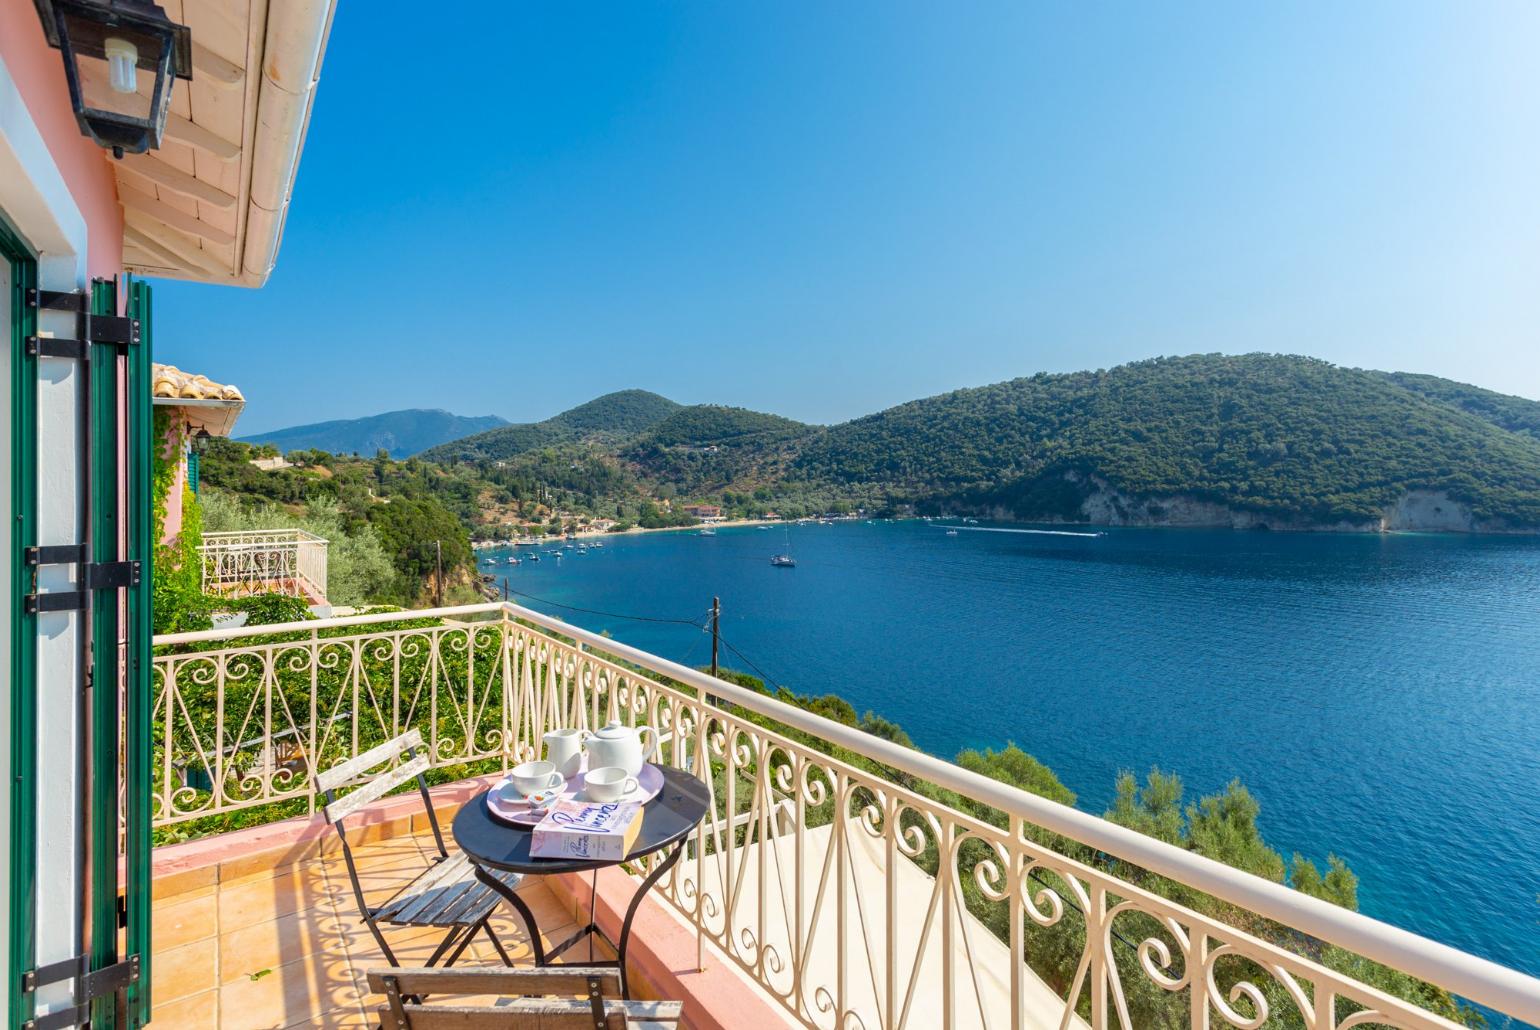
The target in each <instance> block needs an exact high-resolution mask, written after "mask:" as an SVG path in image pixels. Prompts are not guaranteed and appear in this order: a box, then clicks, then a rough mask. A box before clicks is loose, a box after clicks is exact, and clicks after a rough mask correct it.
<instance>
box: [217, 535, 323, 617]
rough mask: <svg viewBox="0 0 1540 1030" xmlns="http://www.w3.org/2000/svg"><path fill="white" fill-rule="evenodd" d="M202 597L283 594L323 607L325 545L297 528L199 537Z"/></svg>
mask: <svg viewBox="0 0 1540 1030" xmlns="http://www.w3.org/2000/svg"><path fill="white" fill-rule="evenodd" d="M199 551H200V552H201V553H202V555H203V592H204V593H206V594H222V595H224V596H226V597H247V596H250V595H252V594H283V595H285V596H288V597H302V598H304V599H305V600H307V601H309V602H310V603H311V604H323V605H324V604H326V540H325V539H323V538H322V537H318V536H316V535H315V534H314V533H307V532H305V531H304V530H303V529H271V530H238V531H233V532H227V533H205V534H203V546H202V547H200V548H199Z"/></svg>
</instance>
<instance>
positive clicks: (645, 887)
mask: <svg viewBox="0 0 1540 1030" xmlns="http://www.w3.org/2000/svg"><path fill="white" fill-rule="evenodd" d="M683 854H684V841H680V842H679V843H678V844H676V845H674V848H673V850H672V851H670V852H669V853H668V855H667V856H666V857H665V858H664V859H663V861H662V862H659V863H658V865H657V868H655V869H654V870H653V871H652V872H650V873H648V874H647V876H646V878H645V879H643V880H642V884H641V886H640V887H638V888H637V889H636V893H635V894H633V895H632V896H631V904H630V905H628V906H627V907H626V918H625V920H624V921H623V922H622V923H621V924H620V941H619V943H617V942H615V941H612V940H610V937H609V934H607V933H605V932H604V930H602V929H601V928H600V927H599V924H598V923H596V922H594V921H593V920H592V918H591V917H590V921H589V923H588V925H587V926H585V927H583V928H582V929H580V930H578V931H577V932H576V933H574V934H573V935H572V936H571V937H568V938H567V939H566V940H564V941H562V942H561V943H560V944H558V945H556V946H554V947H553V948H551V950H550V951H546V950H545V945H544V944H542V943H541V942H540V926H539V924H538V923H536V921H535V914H534V913H533V912H531V911H530V909H529V906H528V905H526V904H525V903H524V899H523V898H521V897H519V892H518V891H516V890H514V889H513V888H512V887H510V886H508V885H507V884H506V883H504V882H503V881H502V880H500V879H498V878H497V877H495V876H493V875H491V874H490V873H488V872H487V871H486V870H485V869H483V868H482V867H481V866H479V865H478V866H476V879H478V880H480V881H481V882H482V883H484V884H486V885H487V886H488V887H491V888H492V889H493V890H495V891H497V893H498V894H499V895H500V896H501V897H502V898H503V899H504V900H505V901H507V902H508V904H510V905H512V906H513V908H514V911H516V912H518V914H519V918H520V919H522V920H524V929H525V930H526V931H527V932H528V933H529V946H530V950H531V951H533V952H534V955H535V965H537V966H549V965H554V964H555V959H557V958H559V957H561V955H562V954H564V953H565V952H566V951H567V950H568V949H569V948H571V947H572V946H573V945H575V944H577V943H578V942H579V941H582V940H584V939H586V938H587V937H588V936H589V935H590V934H594V935H596V936H598V937H599V939H600V940H602V941H604V942H605V943H606V944H608V945H609V946H610V947H612V948H614V949H615V954H616V955H617V956H618V958H617V959H616V960H615V961H601V962H584V963H583V965H587V966H603V967H606V968H608V967H612V966H613V967H617V968H618V969H619V970H620V995H621V997H622V998H624V999H627V1000H629V999H630V998H631V985H630V982H629V980H628V979H627V976H626V947H627V945H629V944H630V942H631V923H632V921H633V920H634V919H635V918H636V910H637V909H638V908H639V907H641V904H642V899H643V898H644V897H646V896H647V892H648V891H650V890H652V888H653V885H654V884H656V883H657V882H658V881H659V880H661V879H662V878H663V874H665V873H667V872H668V871H669V870H670V869H672V868H673V867H674V864H675V863H677V862H678V861H679V858H680V856H681V855H683ZM595 894H596V895H597V889H595Z"/></svg>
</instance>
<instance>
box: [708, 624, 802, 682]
mask: <svg viewBox="0 0 1540 1030" xmlns="http://www.w3.org/2000/svg"><path fill="white" fill-rule="evenodd" d="M718 637H719V639H720V640H721V641H722V646H723V647H725V648H727V649H728V650H729V651H731V652H732V653H733V654H735V655H737V656H738V657H739V658H741V659H743V663H744V664H745V665H747V666H748V667H749V668H750V669H752V670H754V672H755V673H756V674H758V676H759V678H760V679H762V680H764V681H765V682H766V683H768V684H770V685H771V686H772V687H774V688H775V689H776V690H785V689H786V688H785V687H783V686H781V685H780V684H779V683H777V682H776V681H775V680H773V679H771V678H770V676H769V674H768V673H766V672H765V670H763V669H761V668H760V667H759V666H757V665H755V664H754V660H753V659H752V658H750V657H749V656H748V655H746V654H744V653H743V652H742V651H740V650H738V649H737V648H736V647H734V646H733V644H732V641H730V640H728V639H727V638H726V637H723V636H720V634H719V635H718Z"/></svg>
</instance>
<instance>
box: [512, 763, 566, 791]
mask: <svg viewBox="0 0 1540 1030" xmlns="http://www.w3.org/2000/svg"><path fill="white" fill-rule="evenodd" d="M508 780H509V782H511V783H512V784H513V787H514V789H515V790H517V791H518V792H519V793H520V794H523V795H525V796H526V797H528V796H529V795H530V794H537V793H539V792H540V791H542V790H554V789H556V788H558V787H561V786H563V785H565V784H566V782H567V781H566V780H565V779H564V778H563V777H562V774H561V773H559V772H557V771H556V766H555V765H553V764H552V763H550V762H525V763H524V764H523V765H516V766H514V767H513V769H512V770H511V771H510V772H509V773H508Z"/></svg>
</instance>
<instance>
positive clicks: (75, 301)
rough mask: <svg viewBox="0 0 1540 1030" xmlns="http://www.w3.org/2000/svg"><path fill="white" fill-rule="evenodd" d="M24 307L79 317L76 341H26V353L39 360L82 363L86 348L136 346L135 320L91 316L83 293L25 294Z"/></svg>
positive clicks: (33, 291) (40, 338) (36, 338)
mask: <svg viewBox="0 0 1540 1030" xmlns="http://www.w3.org/2000/svg"><path fill="white" fill-rule="evenodd" d="M27 303H28V304H30V305H32V306H33V307H35V308H38V309H40V310H47V311H73V312H75V313H76V314H78V315H79V316H80V339H78V340H65V339H58V338H55V337H51V336H29V337H27V353H28V354H32V355H35V356H37V357H40V358H69V359H71V360H74V361H84V360H85V359H86V357H87V356H88V352H89V349H90V347H89V345H90V344H93V343H109V344H117V345H119V346H128V345H131V344H136V343H138V342H139V338H140V337H139V319H137V318H129V317H127V316H126V315H93V314H91V310H90V302H89V299H88V297H87V294H86V292H85V291H84V290H80V291H76V292H70V293H64V292H60V291H57V290H37V289H28V290H27Z"/></svg>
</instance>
